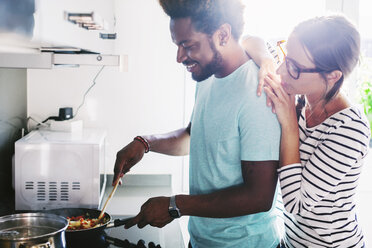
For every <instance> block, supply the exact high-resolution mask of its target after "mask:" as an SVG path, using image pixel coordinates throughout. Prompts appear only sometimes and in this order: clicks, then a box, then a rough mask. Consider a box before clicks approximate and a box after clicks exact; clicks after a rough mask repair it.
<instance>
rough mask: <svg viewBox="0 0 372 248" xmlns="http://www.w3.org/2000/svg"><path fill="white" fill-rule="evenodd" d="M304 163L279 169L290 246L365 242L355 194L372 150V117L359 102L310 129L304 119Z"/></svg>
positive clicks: (325, 245)
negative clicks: (371, 121)
mask: <svg viewBox="0 0 372 248" xmlns="http://www.w3.org/2000/svg"><path fill="white" fill-rule="evenodd" d="M299 128H300V131H299V134H300V157H301V164H300V163H298V164H292V165H286V166H284V167H281V168H280V169H279V170H278V173H279V180H280V186H281V190H282V197H283V203H284V207H285V211H284V219H285V230H286V234H285V241H286V243H287V244H288V246H289V247H296V248H297V247H322V248H323V247H339V248H341V247H364V238H363V233H362V230H361V228H360V226H359V225H358V222H357V216H356V212H355V193H356V187H357V184H358V179H359V175H360V172H361V168H362V164H363V158H364V157H365V156H366V154H367V152H368V149H369V139H370V128H369V123H368V121H367V118H366V117H365V115H364V114H363V113H361V111H360V110H359V109H358V108H356V107H350V108H346V109H344V110H342V111H340V112H337V113H335V114H334V115H332V116H331V117H329V118H328V119H326V120H325V121H324V122H323V123H321V124H319V125H317V126H315V127H311V128H307V127H306V120H305V112H304V109H303V110H302V113H301V116H300V119H299Z"/></svg>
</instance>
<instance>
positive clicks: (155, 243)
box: [67, 215, 166, 248]
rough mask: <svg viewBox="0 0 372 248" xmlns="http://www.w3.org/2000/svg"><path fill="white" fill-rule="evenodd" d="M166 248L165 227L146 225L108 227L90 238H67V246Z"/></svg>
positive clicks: (115, 217) (117, 216)
mask: <svg viewBox="0 0 372 248" xmlns="http://www.w3.org/2000/svg"><path fill="white" fill-rule="evenodd" d="M128 217H129V216H125V215H113V216H112V218H113V219H124V218H128ZM82 247H90V248H113V247H124V248H165V247H166V246H165V243H164V232H163V229H161V228H157V227H152V226H146V227H144V228H142V229H139V228H138V227H137V226H134V227H131V228H129V229H124V227H123V226H119V227H113V228H106V229H105V231H104V233H103V234H102V235H98V236H97V237H94V238H93V239H92V238H91V239H90V240H87V239H84V240H81V239H79V240H71V239H67V248H82Z"/></svg>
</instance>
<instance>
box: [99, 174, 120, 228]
mask: <svg viewBox="0 0 372 248" xmlns="http://www.w3.org/2000/svg"><path fill="white" fill-rule="evenodd" d="M119 182H120V179H119V180H117V181H116V183H115V186H114V188H113V189H112V191H111V193H110V195H109V197H108V198H107V200H106V202H105V205H103V208H102V210H101V213H100V215H99V216H98V219H97V222H96V224H98V223H100V221H101V219H102V218H103V216H105V210H106V208H107V205H108V203H109V201H110V200H111V198H112V196H113V195H114V194H115V191H116V189H117V187H118V185H119Z"/></svg>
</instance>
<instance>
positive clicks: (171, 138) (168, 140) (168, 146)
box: [142, 128, 190, 156]
mask: <svg viewBox="0 0 372 248" xmlns="http://www.w3.org/2000/svg"><path fill="white" fill-rule="evenodd" d="M142 137H144V138H145V139H146V140H147V141H148V143H149V145H150V151H152V152H157V153H162V154H166V155H173V156H183V155H187V154H189V146H190V135H189V133H188V132H187V128H181V129H178V130H176V131H173V132H170V133H166V134H156V135H145V136H142Z"/></svg>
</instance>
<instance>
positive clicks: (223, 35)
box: [216, 23, 231, 46]
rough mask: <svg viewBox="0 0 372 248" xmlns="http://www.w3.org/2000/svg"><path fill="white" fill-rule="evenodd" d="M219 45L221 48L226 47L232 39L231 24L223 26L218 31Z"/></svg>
mask: <svg viewBox="0 0 372 248" xmlns="http://www.w3.org/2000/svg"><path fill="white" fill-rule="evenodd" d="M216 34H217V39H218V41H217V42H218V43H217V44H219V45H220V46H226V45H227V43H228V42H229V41H230V39H231V26H230V24H227V23H225V24H222V25H221V26H220V27H219V28H218V30H217V31H216Z"/></svg>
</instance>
